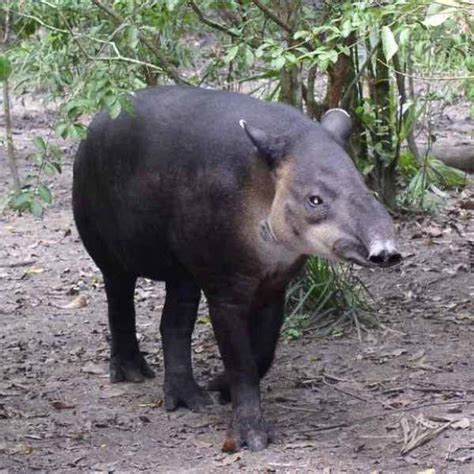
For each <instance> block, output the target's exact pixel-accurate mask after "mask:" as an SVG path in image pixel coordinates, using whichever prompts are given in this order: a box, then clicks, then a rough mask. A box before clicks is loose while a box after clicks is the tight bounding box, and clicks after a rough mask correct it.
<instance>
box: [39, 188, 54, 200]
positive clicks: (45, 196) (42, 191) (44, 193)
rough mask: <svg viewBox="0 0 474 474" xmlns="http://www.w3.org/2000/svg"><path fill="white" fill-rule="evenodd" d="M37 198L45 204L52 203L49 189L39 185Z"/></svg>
mask: <svg viewBox="0 0 474 474" xmlns="http://www.w3.org/2000/svg"><path fill="white" fill-rule="evenodd" d="M38 196H39V197H40V198H41V199H42V200H43V201H44V202H45V203H46V204H51V203H52V202H53V195H52V194H51V191H50V189H49V188H48V187H47V186H46V185H44V184H40V185H39V186H38Z"/></svg>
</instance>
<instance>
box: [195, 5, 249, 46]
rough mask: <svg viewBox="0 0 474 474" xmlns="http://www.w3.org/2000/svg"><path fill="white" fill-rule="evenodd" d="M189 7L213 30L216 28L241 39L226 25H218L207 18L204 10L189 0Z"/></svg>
mask: <svg viewBox="0 0 474 474" xmlns="http://www.w3.org/2000/svg"><path fill="white" fill-rule="evenodd" d="M189 6H190V7H191V8H192V9H193V11H194V13H196V15H197V16H198V18H199V19H200V20H201V21H202V22H203V23H204V24H205V25H207V26H210V27H211V28H214V29H215V30H219V31H222V32H223V33H226V34H228V35H229V36H232V38H239V37H240V35H238V34H237V33H235V32H234V31H232V30H231V29H230V28H226V27H225V26H224V25H221V24H220V23H217V22H216V21H213V20H210V19H209V18H207V17H206V16H205V15H204V13H203V12H202V10H201V9H200V8H199V7H198V6H197V4H196V2H195V1H194V0H189Z"/></svg>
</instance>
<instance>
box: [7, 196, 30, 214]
mask: <svg viewBox="0 0 474 474" xmlns="http://www.w3.org/2000/svg"><path fill="white" fill-rule="evenodd" d="M30 199H31V194H30V192H29V191H20V192H19V193H16V194H14V196H13V197H12V198H11V199H10V201H9V202H8V205H9V206H10V207H11V208H12V209H15V210H17V211H20V210H22V209H24V208H25V207H26V206H27V205H28V204H29V202H30Z"/></svg>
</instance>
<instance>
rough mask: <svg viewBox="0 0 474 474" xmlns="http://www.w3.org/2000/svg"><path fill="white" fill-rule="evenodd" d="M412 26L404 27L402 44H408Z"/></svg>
mask: <svg viewBox="0 0 474 474" xmlns="http://www.w3.org/2000/svg"><path fill="white" fill-rule="evenodd" d="M410 33H411V32H410V28H404V29H403V30H402V31H401V32H400V40H399V41H400V44H401V45H402V46H404V45H406V44H408V40H409V39H410Z"/></svg>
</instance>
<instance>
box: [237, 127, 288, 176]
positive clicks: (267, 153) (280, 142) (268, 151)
mask: <svg viewBox="0 0 474 474" xmlns="http://www.w3.org/2000/svg"><path fill="white" fill-rule="evenodd" d="M239 125H240V126H241V127H242V128H243V129H244V130H245V133H246V134H247V136H248V137H249V138H250V141H251V142H252V143H253V144H254V145H255V147H256V148H257V150H258V152H259V153H260V154H261V155H262V156H263V157H264V158H265V159H266V160H267V162H268V164H269V165H270V166H271V167H272V166H276V165H277V163H278V161H279V160H280V158H282V157H283V156H284V155H285V153H286V150H287V148H288V144H289V142H288V139H287V138H286V137H284V136H278V137H276V136H273V135H270V134H268V133H266V132H264V131H263V130H260V129H259V128H256V127H252V126H250V125H249V124H248V123H247V122H246V121H245V120H240V121H239Z"/></svg>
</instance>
